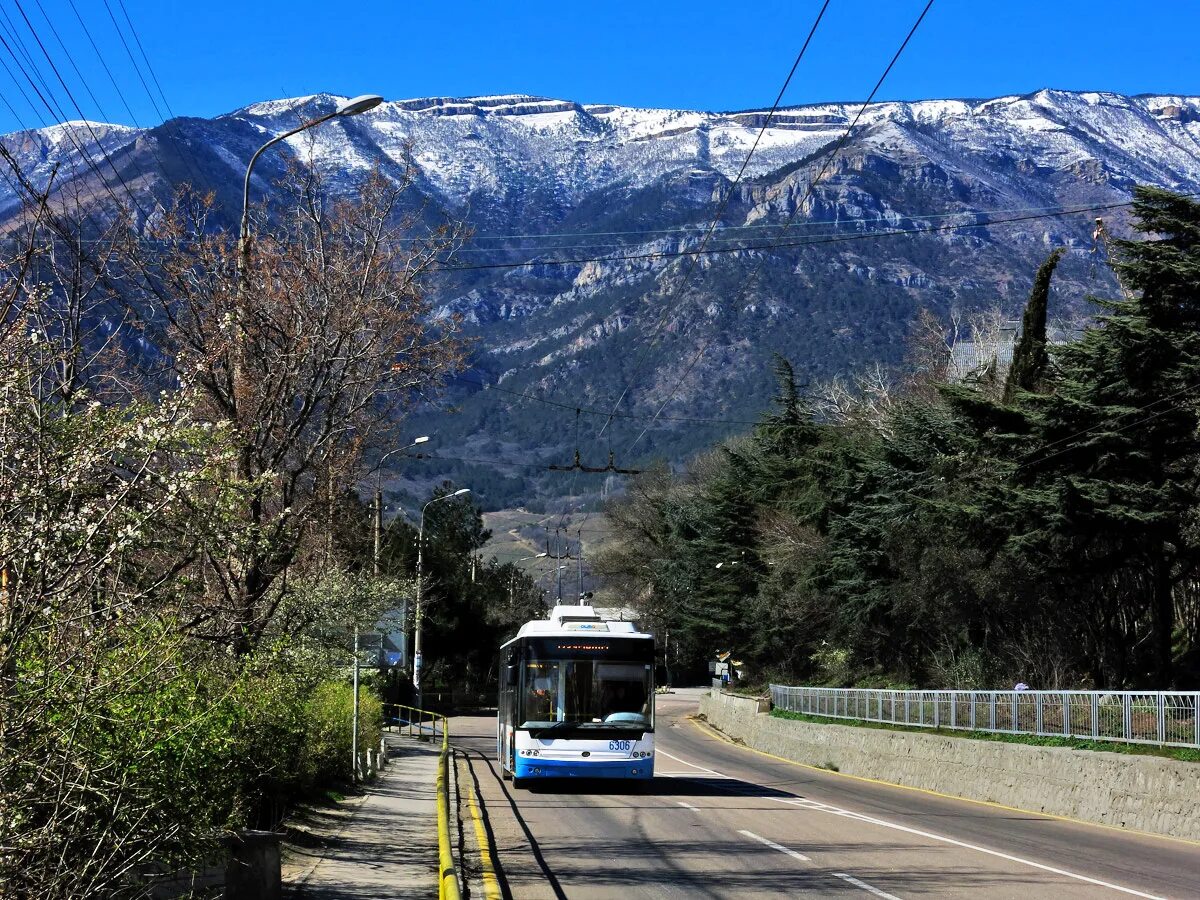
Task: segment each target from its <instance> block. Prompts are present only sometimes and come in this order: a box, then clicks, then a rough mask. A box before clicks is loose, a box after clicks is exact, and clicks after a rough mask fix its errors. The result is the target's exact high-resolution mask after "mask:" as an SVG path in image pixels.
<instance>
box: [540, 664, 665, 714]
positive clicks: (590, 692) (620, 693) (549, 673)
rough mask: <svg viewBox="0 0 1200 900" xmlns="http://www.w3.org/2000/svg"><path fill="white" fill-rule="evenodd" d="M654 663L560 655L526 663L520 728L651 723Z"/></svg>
mask: <svg viewBox="0 0 1200 900" xmlns="http://www.w3.org/2000/svg"><path fill="white" fill-rule="evenodd" d="M653 672H654V670H653V667H652V666H651V665H650V664H648V663H644V662H618V661H613V660H607V659H606V660H603V661H600V660H593V659H559V660H538V661H530V662H527V663H526V665H525V672H524V690H523V692H522V695H521V708H520V710H519V711H518V713H517V721H519V722H521V725H520V727H521V728H548V727H551V726H553V725H556V724H558V723H561V722H569V723H572V724H573V725H576V726H578V727H581V728H587V727H608V728H612V727H614V726H616V727H622V726H623V727H630V728H653V727H654V684H653Z"/></svg>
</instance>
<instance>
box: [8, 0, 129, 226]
mask: <svg viewBox="0 0 1200 900" xmlns="http://www.w3.org/2000/svg"><path fill="white" fill-rule="evenodd" d="M13 3H14V4H15V5H16V7H17V12H19V13H20V14H21V18H22V19H24V20H25V25H26V27H27V28H28V29H29V33H30V34H31V35H33V39H34V40H35V41H36V42H37V45H38V47H39V48H40V49H41V51H42V55H43V56H45V57H46V62H47V63H49V64H50V70H51V71H52V72H53V73H54V77H55V78H57V79H58V83H59V84H61V85H62V88H63V90H64V91H66V93H67V99H69V100H70V101H71V105H72V106H74V107H75V111H76V112H78V113H79V117H80V119H82V120H83V124H84V127H85V128H87V130H88V134H90V135H91V136H92V140H93V141H94V142H95V144H96V149H98V150H99V151H100V155H101V156H102V157H103V158H104V161H105V162H107V163H108V167H109V168H110V169H112V173H113V175H115V176H116V177H117V181H118V182H119V183H120V185H121V187H122V188H123V189H124V191H125V193H126V194H127V195H128V197H129V201H130V202H131V203H132V204H133V206H134V208H135V209H136V210H137V211H138V213H139V214H140V215H141V216H142V219H143V220H146V219H148V218H149V216H147V215H146V211H145V210H143V209H142V207H141V204H139V203H138V201H137V197H135V196H134V194H133V191H131V190H130V189H129V185H128V184H127V183H126V182H125V179H124V178H123V177H121V173H120V172H118V171H117V166H116V164H115V163H114V162H113V160H112V157H111V156H109V154H108V151H107V150H106V149H105V148H104V144H103V142H102V141H101V140H100V137H99V136H98V135H97V134H96V131H95V129H94V128H92V123H91V122H90V121H88V117H87V115H86V114H85V113H84V111H83V107H81V106H80V105H79V102H78V101H77V100H76V99H75V95H74V94H73V93H71V88H70V87H69V86H68V85H67V82H66V79H64V78H63V76H62V73H61V72H59V70H58V66H57V65H55V63H54V59H53V58H52V57H51V56H50V51H49V50H47V49H46V45H45V44H43V43H42V38H41V36H40V35H39V34H38V33H37V29H36V28H34V27H33V23H32V22H31V21H29V16H28V15H26V14H25V8H24V7H23V6H22V5H21V0H13ZM55 34H57V32H55ZM67 55H68V58H69V57H70V54H67ZM71 64H72V65H75V63H74V60H72V61H71ZM76 71H78V67H76ZM81 152H82V150H81ZM89 158H90V157H89ZM96 174H97V175H99V172H97V173H96ZM101 180H103V179H101ZM110 193H111V192H110ZM113 199H114V200H115V199H116V198H115V197H114V198H113Z"/></svg>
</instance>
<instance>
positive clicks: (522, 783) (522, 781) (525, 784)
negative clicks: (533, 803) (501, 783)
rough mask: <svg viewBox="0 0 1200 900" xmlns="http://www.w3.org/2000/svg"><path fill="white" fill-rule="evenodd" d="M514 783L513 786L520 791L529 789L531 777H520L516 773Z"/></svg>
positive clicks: (513, 778)
mask: <svg viewBox="0 0 1200 900" xmlns="http://www.w3.org/2000/svg"><path fill="white" fill-rule="evenodd" d="M512 783H513V788H514V789H515V790H518V791H521V790H529V779H528V778H518V777H517V776H516V775H514V776H513V777H512Z"/></svg>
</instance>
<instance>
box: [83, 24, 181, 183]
mask: <svg viewBox="0 0 1200 900" xmlns="http://www.w3.org/2000/svg"><path fill="white" fill-rule="evenodd" d="M117 3H118V5H119V6H120V7H121V14H122V15H123V16H124V17H125V23H126V24H127V25H128V26H129V33H130V34H131V35H133V41H134V43H135V44H137V48H138V52H139V53H141V55H142V60H143V61H144V62H145V63H146V71H147V72H149V73H150V79H151V81H153V82H154V86H155V87H157V88H158V95H159V96H160V97H161V98H162V102H163V106H165V107H166V108H167V113H168V115H169V116H170V119H171V120H178V116H176V115H175V110H173V109H171V103H170V101H168V100H167V94H166V91H164V90H163V87H162V82H160V81H159V80H158V73H156V72H155V71H154V66H153V65H151V63H150V57H149V56H147V55H146V48H145V46H144V45H143V44H142V38H141V36H140V35H139V34H138V30H137V28H136V27H135V26H134V24H133V19H131V18H130V17H129V10H128V9H126V8H125V0H117ZM104 6H105V8H107V9H108V14H109V18H111V19H112V20H113V25H114V26H116V25H117V20H116V18H115V17H114V16H113V14H112V7H110V6H109V4H108V0H104ZM120 31H121V29H120V28H117V33H118V34H120ZM121 42H122V43H123V44H125V50H126V51H127V52H128V51H129V45H128V44H127V43H125V38H124V36H122V37H121ZM129 60H130V62H132V63H133V67H134V69H135V70H137V63H136V62H135V61H134V59H133V54H132V53H129ZM138 79H139V80H140V81H141V82H142V86H143V87H145V88H146V95H147V96H149V97H150V102H151V104H153V106H154V109H155V111H156V112H159V118H160V119H161V120H162V123H163V126H164V128H165V127H166V124H167V122H168V119H167V117H166V116H163V115H162V113H161V111H160V110H159V109H158V104H157V103H155V102H154V96H153V94H151V93H150V87H149V85H147V84H146V80H145V79H144V78H142V75H141V71H140V70H139V71H138ZM175 132H176V134H182V131H181V129H180V127H179V125H178V124H176V126H175ZM181 156H182V159H183V162H184V165H186V166H187V168H188V170H189V171H190V172H191V174H192V177H193V178H195V179H196V184H197V185H199V184H200V183H201V181H202V180H203V176H202V175H201V174H200V171H199V170H198V169H197V168H196V165H195V163H194V162H193V161H192V158H191V155H190V154H188V153H187V152H184V153H183V154H181ZM164 174H165V172H164Z"/></svg>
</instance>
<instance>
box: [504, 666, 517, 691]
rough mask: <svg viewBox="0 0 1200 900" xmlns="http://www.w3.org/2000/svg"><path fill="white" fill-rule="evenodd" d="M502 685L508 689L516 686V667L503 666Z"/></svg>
mask: <svg viewBox="0 0 1200 900" xmlns="http://www.w3.org/2000/svg"><path fill="white" fill-rule="evenodd" d="M504 683H505V684H506V685H507V686H508V687H516V685H517V667H516V666H505V667H504Z"/></svg>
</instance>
